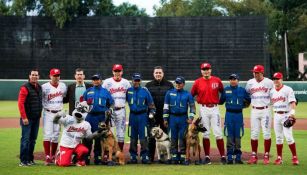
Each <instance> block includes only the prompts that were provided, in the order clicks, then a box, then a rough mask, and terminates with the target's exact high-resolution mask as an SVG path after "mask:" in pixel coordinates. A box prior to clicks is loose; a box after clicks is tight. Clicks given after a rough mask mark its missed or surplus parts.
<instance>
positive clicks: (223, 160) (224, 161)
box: [221, 156, 227, 165]
mask: <svg viewBox="0 0 307 175" xmlns="http://www.w3.org/2000/svg"><path fill="white" fill-rule="evenodd" d="M226 163H227V160H226V157H225V156H223V157H221V164H223V165H225V164H226Z"/></svg>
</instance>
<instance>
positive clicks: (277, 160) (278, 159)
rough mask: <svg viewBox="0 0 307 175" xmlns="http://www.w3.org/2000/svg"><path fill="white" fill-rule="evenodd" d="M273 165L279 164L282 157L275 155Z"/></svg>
mask: <svg viewBox="0 0 307 175" xmlns="http://www.w3.org/2000/svg"><path fill="white" fill-rule="evenodd" d="M274 164H275V165H281V164H282V159H281V157H280V156H278V157H277V159H276V160H275V162H274Z"/></svg>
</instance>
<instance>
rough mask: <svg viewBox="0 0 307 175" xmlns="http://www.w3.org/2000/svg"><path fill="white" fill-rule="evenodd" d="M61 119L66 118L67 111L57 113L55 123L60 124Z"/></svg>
mask: <svg viewBox="0 0 307 175" xmlns="http://www.w3.org/2000/svg"><path fill="white" fill-rule="evenodd" d="M61 117H63V118H65V117H66V111H60V112H57V113H56V114H55V115H54V119H53V123H58V122H59V120H60V118H61Z"/></svg>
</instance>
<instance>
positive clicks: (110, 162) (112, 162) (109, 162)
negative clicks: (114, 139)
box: [107, 161, 116, 166]
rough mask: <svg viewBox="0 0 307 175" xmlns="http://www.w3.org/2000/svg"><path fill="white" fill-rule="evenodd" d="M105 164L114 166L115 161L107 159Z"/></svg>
mask: <svg viewBox="0 0 307 175" xmlns="http://www.w3.org/2000/svg"><path fill="white" fill-rule="evenodd" d="M107 165H108V166H115V165H116V163H115V162H114V161H108V163H107Z"/></svg>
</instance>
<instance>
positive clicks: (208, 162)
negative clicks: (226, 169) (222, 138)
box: [203, 156, 211, 165]
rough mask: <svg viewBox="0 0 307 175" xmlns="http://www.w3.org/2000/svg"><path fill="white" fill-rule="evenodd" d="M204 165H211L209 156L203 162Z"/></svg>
mask: <svg viewBox="0 0 307 175" xmlns="http://www.w3.org/2000/svg"><path fill="white" fill-rule="evenodd" d="M203 163H204V164H205V165H211V159H210V157H209V156H206V157H205V159H204V162H203Z"/></svg>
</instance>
